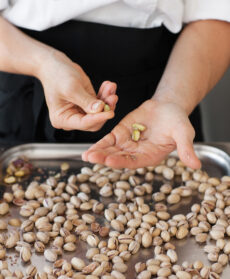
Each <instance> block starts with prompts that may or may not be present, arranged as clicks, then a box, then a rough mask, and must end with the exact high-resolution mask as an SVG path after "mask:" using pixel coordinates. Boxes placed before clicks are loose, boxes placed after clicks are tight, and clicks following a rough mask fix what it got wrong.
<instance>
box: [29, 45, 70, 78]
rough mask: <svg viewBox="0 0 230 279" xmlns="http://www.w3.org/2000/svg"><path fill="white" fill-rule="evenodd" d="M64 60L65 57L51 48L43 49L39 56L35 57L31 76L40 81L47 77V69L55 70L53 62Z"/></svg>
mask: <svg viewBox="0 0 230 279" xmlns="http://www.w3.org/2000/svg"><path fill="white" fill-rule="evenodd" d="M64 58H65V59H66V58H67V57H66V55H65V54H64V53H62V52H61V51H58V50H56V49H54V48H52V47H45V48H44V49H43V50H42V51H41V52H40V55H38V56H36V61H35V63H34V64H35V65H36V66H35V67H34V68H33V75H34V76H35V77H37V78H38V79H40V80H41V81H42V80H43V79H44V78H45V77H46V76H47V72H49V69H52V68H53V69H55V65H54V64H55V61H58V60H63V59H64Z"/></svg>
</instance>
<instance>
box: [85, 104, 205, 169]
mask: <svg viewBox="0 0 230 279" xmlns="http://www.w3.org/2000/svg"><path fill="white" fill-rule="evenodd" d="M133 123H141V124H144V125H145V126H146V127H147V129H146V130H145V131H144V132H142V134H141V138H140V140H139V141H138V142H134V141H132V139H131V134H132V124H133ZM193 138H194V129H193V128H192V126H191V124H190V122H189V119H188V117H187V115H186V113H185V112H184V111H183V110H182V109H181V108H180V107H179V106H177V105H175V104H171V103H170V104H169V103H163V104H162V103H159V102H156V101H154V100H149V101H146V102H145V103H143V104H142V105H141V106H140V107H139V108H137V109H136V110H134V111H132V112H131V113H129V114H128V115H127V116H126V117H125V118H124V119H123V120H122V121H121V122H120V123H119V124H118V125H117V126H116V127H115V128H114V129H113V130H112V131H111V133H109V134H108V135H106V136H105V137H104V138H103V139H101V140H100V141H99V142H97V143H96V144H94V145H93V146H91V148H90V149H89V150H88V151H86V152H85V153H84V154H83V155H82V158H83V160H85V161H89V162H91V163H101V164H105V165H107V166H111V167H113V168H124V167H127V168H138V167H143V166H152V165H156V164H158V163H160V162H161V161H162V160H163V159H164V158H165V157H166V156H167V155H168V154H169V153H170V152H172V151H173V150H174V149H176V148H177V150H178V154H179V157H180V159H181V160H182V161H183V162H184V163H185V164H186V165H187V166H189V167H191V168H199V167H200V161H199V159H198V158H197V157H196V155H195V153H194V149H193V145H192V143H193Z"/></svg>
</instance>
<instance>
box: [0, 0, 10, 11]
mask: <svg viewBox="0 0 230 279" xmlns="http://www.w3.org/2000/svg"><path fill="white" fill-rule="evenodd" d="M8 6H9V0H0V10H3V9H6V8H7V7H8Z"/></svg>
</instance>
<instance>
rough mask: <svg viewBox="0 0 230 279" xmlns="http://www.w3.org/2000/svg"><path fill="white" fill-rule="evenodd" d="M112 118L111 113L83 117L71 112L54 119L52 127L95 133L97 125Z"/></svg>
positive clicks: (112, 114)
mask: <svg viewBox="0 0 230 279" xmlns="http://www.w3.org/2000/svg"><path fill="white" fill-rule="evenodd" d="M113 117H114V112H113V111H108V112H100V113H97V114H87V115H84V114H80V113H78V112H77V111H74V110H71V111H67V112H65V113H63V114H62V115H58V116H57V117H56V124H54V125H53V126H54V127H55V128H59V129H64V130H83V131H95V130H96V127H97V126H98V125H100V124H101V123H104V122H105V121H107V120H108V119H111V118H113ZM54 122H55V121H54ZM52 124H53V123H52Z"/></svg>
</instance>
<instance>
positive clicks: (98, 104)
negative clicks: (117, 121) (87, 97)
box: [92, 101, 103, 111]
mask: <svg viewBox="0 0 230 279" xmlns="http://www.w3.org/2000/svg"><path fill="white" fill-rule="evenodd" d="M102 103H103V102H102V101H97V102H95V103H93V105H92V111H98V109H99V107H100V106H101V105H102Z"/></svg>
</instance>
